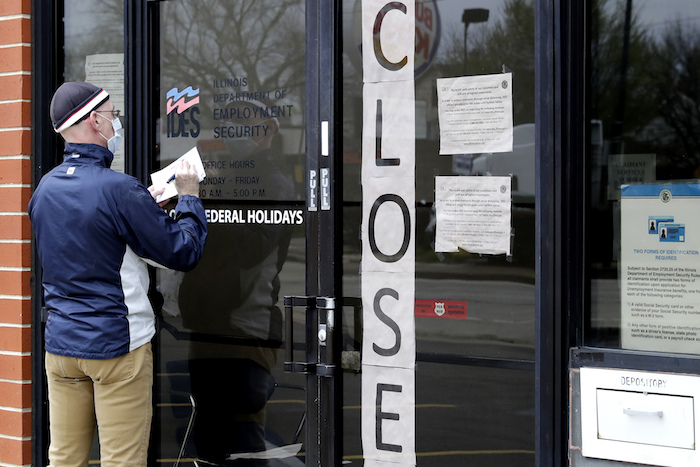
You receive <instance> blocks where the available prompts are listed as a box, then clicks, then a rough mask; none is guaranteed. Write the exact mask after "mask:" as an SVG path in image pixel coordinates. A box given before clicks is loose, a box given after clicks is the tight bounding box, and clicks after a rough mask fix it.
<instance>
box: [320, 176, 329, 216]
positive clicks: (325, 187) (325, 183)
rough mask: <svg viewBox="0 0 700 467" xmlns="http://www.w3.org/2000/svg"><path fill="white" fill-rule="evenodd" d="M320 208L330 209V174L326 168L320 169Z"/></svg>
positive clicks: (323, 209)
mask: <svg viewBox="0 0 700 467" xmlns="http://www.w3.org/2000/svg"><path fill="white" fill-rule="evenodd" d="M321 210H322V211H330V210H331V176H330V170H328V168H322V169H321Z"/></svg>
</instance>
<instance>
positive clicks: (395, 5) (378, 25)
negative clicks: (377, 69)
mask: <svg viewBox="0 0 700 467" xmlns="http://www.w3.org/2000/svg"><path fill="white" fill-rule="evenodd" d="M391 10H399V11H401V12H402V13H403V14H406V12H407V9H406V5H404V4H403V3H401V2H391V3H387V4H386V5H384V8H382V9H381V10H380V11H379V13H378V14H377V17H376V18H375V19H374V29H373V31H374V56H375V57H377V61H378V62H379V64H380V65H381V66H383V67H384V68H386V69H387V70H389V71H398V70H400V69H401V68H403V67H404V66H406V64H407V63H408V57H406V56H404V57H403V58H402V59H401V61H399V62H397V63H393V62H390V61H389V60H387V58H386V57H385V56H384V52H382V41H381V38H380V36H381V31H382V21H384V17H385V16H386V14H387V13H389V12H390V11H391Z"/></svg>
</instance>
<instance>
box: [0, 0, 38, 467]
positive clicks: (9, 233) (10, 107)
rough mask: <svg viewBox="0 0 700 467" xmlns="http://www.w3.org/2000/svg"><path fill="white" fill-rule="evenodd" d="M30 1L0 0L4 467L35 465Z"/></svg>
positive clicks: (0, 432) (0, 447)
mask: <svg viewBox="0 0 700 467" xmlns="http://www.w3.org/2000/svg"><path fill="white" fill-rule="evenodd" d="M30 12H31V1H30V0H2V1H0V465H2V466H15V465H16V466H19V465H26V466H29V465H31V464H32V460H31V440H32V426H31V410H32V402H31V367H30V358H31V357H30V355H31V288H30V274H31V245H30V238H31V237H30V226H29V218H28V216H27V203H28V202H29V197H30V195H31V139H30V135H31V110H30V100H31V29H30Z"/></svg>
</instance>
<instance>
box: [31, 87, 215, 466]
mask: <svg viewBox="0 0 700 467" xmlns="http://www.w3.org/2000/svg"><path fill="white" fill-rule="evenodd" d="M50 114H51V120H52V123H53V127H54V130H55V131H56V132H58V133H60V134H61V136H62V137H63V139H65V141H66V143H67V144H66V146H65V151H64V159H63V163H62V164H60V165H59V166H58V167H56V168H54V169H53V170H52V171H51V172H49V173H48V174H47V175H46V176H45V177H43V178H42V180H41V182H40V183H39V185H38V186H37V188H36V191H35V192H34V194H33V196H32V199H31V200H30V202H29V217H30V220H31V222H32V227H33V229H34V233H35V237H36V246H37V252H38V257H39V260H40V262H41V265H42V268H43V274H42V283H43V287H44V298H45V305H46V309H47V310H48V320H47V323H46V334H45V347H46V373H47V379H48V390H49V423H50V434H51V443H50V447H49V461H50V466H51V467H68V466H70V467H72V466H76V467H77V466H87V464H88V460H89V456H90V450H91V446H92V441H93V438H94V435H95V428H96V427H97V429H98V431H99V439H100V456H101V465H102V466H103V467H116V466H121V467H126V466H129V467H134V466H145V465H146V457H147V451H148V441H149V434H150V426H151V417H152V411H153V409H152V400H151V394H152V383H153V358H152V353H151V343H150V342H151V339H152V337H153V336H154V334H155V319H154V313H153V309H152V307H151V304H150V302H149V300H148V296H147V292H148V286H149V277H148V271H147V266H146V262H145V260H149V261H152V262H155V263H158V264H160V265H163V266H165V267H168V268H171V269H177V270H182V271H188V270H191V269H192V268H194V266H195V265H196V264H197V262H198V261H199V260H200V258H201V256H202V253H203V250H204V244H205V241H206V236H207V222H206V217H205V214H204V209H203V207H202V203H201V201H200V200H199V196H198V194H199V178H198V176H197V174H196V173H195V171H194V169H193V168H192V167H190V165H189V164H187V163H183V164H181V165H180V166H179V167H178V169H177V173H176V177H175V186H176V188H177V190H178V194H179V195H180V197H179V200H178V204H177V207H176V211H177V214H176V216H175V220H173V219H171V218H170V217H168V215H166V213H165V212H164V211H163V210H162V209H161V207H159V206H158V204H156V202H155V201H154V199H153V197H154V196H155V195H157V193H150V192H149V190H148V189H146V188H145V187H144V186H143V185H142V184H141V183H140V182H139V181H138V180H136V179H135V178H133V177H131V176H129V175H125V174H122V173H118V172H114V171H112V170H110V168H109V167H110V164H111V162H112V159H113V157H114V152H116V150H117V148H118V147H119V143H120V141H121V134H120V133H119V130H120V129H121V123H120V120H119V111H118V110H115V109H114V104H113V103H112V102H111V101H110V99H109V95H108V94H107V92H105V91H104V90H103V89H100V88H98V87H96V86H93V85H92V84H89V83H83V82H68V83H64V84H63V85H61V86H60V87H59V88H58V89H57V90H56V93H55V94H54V96H53V99H52V101H51V108H50Z"/></svg>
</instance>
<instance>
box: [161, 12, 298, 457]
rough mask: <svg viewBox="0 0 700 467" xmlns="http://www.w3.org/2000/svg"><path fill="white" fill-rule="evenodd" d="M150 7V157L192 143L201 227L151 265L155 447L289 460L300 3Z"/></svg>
mask: <svg viewBox="0 0 700 467" xmlns="http://www.w3.org/2000/svg"><path fill="white" fill-rule="evenodd" d="M158 14H159V23H158V24H159V27H160V34H159V37H158V39H157V40H158V42H159V47H158V49H159V51H160V55H159V57H158V60H159V65H160V76H159V79H158V80H157V83H158V95H159V108H158V116H159V119H158V128H157V131H158V133H157V135H156V137H157V141H158V147H157V151H156V152H154V154H153V157H154V167H155V168H156V169H161V168H164V167H166V166H168V165H169V164H171V163H172V162H173V161H175V160H176V159H177V158H179V157H180V156H181V155H183V154H184V153H186V152H188V151H190V150H192V149H193V148H196V150H197V151H198V152H199V154H200V156H201V158H202V162H203V164H204V168H205V170H206V174H207V176H206V178H205V179H204V180H203V181H202V183H201V184H200V193H199V195H200V199H201V200H202V202H203V204H204V209H205V211H206V213H207V221H208V226H209V235H208V238H207V245H206V248H205V251H204V256H203V258H202V260H201V261H200V262H199V264H198V265H197V267H196V268H195V269H194V270H192V271H189V272H187V273H180V272H174V271H166V270H158V272H157V284H158V290H159V291H160V292H161V294H162V298H163V306H162V310H163V313H162V320H161V325H162V329H161V332H160V335H159V341H158V345H157V351H158V360H157V376H156V384H157V391H156V392H157V398H158V401H159V403H158V405H157V411H156V417H155V419H154V428H155V432H156V433H158V436H157V437H155V438H154V450H155V452H156V456H157V458H158V459H160V460H161V461H162V462H166V460H167V461H168V462H172V460H174V459H179V460H180V461H181V465H193V461H194V460H196V459H199V460H200V461H199V465H261V466H262V465H281V464H276V463H277V462H279V463H283V464H284V465H298V464H300V463H301V462H300V461H298V460H297V459H295V457H294V456H295V455H296V453H297V451H299V450H300V449H301V444H300V443H303V441H304V431H303V424H304V418H303V415H304V399H305V391H304V379H303V378H302V377H300V376H299V375H290V374H288V373H285V372H284V366H283V361H282V360H283V356H282V353H281V352H282V350H281V345H282V338H283V336H282V330H283V328H282V319H283V316H282V311H281V307H282V299H283V297H284V296H285V295H303V294H304V291H305V283H304V280H305V277H306V274H305V250H306V246H305V236H304V232H305V223H306V219H305V214H304V212H305V210H304V207H305V190H304V172H305V153H304V151H305V144H304V130H305V126H304V105H305V72H304V64H305V49H304V47H305V42H304V39H305V31H304V21H305V14H304V2H303V0H285V1H280V0H254V1H253V0H236V1H232V0H227V1H218V0H178V1H168V2H160V3H159V4H158ZM174 207H175V200H173V201H172V202H170V203H169V204H167V205H166V206H165V208H166V209H167V210H169V211H170V210H173V209H174ZM298 319H299V320H300V321H299V324H300V325H301V326H302V327H303V316H301V313H299V314H298ZM302 334H303V333H302ZM298 335H299V334H297V336H298ZM290 345H291V344H290ZM275 448H280V449H281V450H282V451H285V452H286V454H284V453H279V452H277V453H275ZM265 450H271V453H270V454H269V455H270V456H271V457H275V456H280V457H281V458H283V459H272V460H268V459H264V458H260V456H262V457H264V456H265V453H264V451H265ZM278 451H279V449H278ZM251 453H253V454H251ZM179 456H181V457H179ZM232 456H233V458H232V459H229V458H230V457H232ZM237 456H240V457H241V459H239V460H236V459H235V458H236V457H237ZM251 456H254V457H252V458H251ZM255 456H258V457H257V459H256V457H255Z"/></svg>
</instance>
